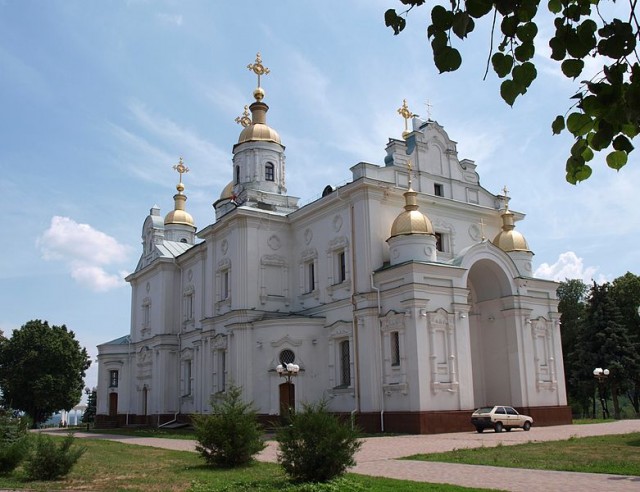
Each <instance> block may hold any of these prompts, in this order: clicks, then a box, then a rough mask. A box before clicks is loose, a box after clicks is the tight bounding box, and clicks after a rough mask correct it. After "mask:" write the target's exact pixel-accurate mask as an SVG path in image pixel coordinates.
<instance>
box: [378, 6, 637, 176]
mask: <svg viewBox="0 0 640 492" xmlns="http://www.w3.org/2000/svg"><path fill="white" fill-rule="evenodd" d="M400 2H401V3H402V4H403V5H405V7H403V10H402V11H401V12H400V13H398V12H396V10H395V9H388V10H387V11H386V12H385V15H384V19H385V24H386V25H387V26H389V27H391V28H392V29H393V31H394V33H395V34H398V33H400V31H402V30H403V29H404V28H405V26H406V23H407V21H406V18H407V15H408V13H409V12H410V11H411V10H412V9H413V8H415V7H421V6H422V5H424V4H425V3H426V0H400ZM442 3H443V5H440V4H439V3H436V5H433V6H432V7H431V16H430V18H431V23H430V25H429V27H428V28H427V37H428V39H429V42H430V43H431V49H432V51H433V61H434V63H435V65H436V67H437V68H438V70H439V71H440V73H442V72H452V71H455V70H457V69H458V68H459V67H460V66H461V64H462V55H461V54H460V51H458V49H457V48H456V45H458V44H459V43H460V42H461V41H462V40H464V39H465V38H466V37H467V36H468V35H469V34H471V32H472V31H473V30H474V28H475V24H476V22H479V21H480V20H481V19H484V20H485V21H488V22H490V23H491V24H492V27H491V38H490V39H487V40H486V42H487V46H488V53H487V72H488V71H489V67H490V66H491V68H493V71H494V72H495V73H496V75H497V76H498V77H499V78H501V79H505V80H504V81H503V82H502V84H501V85H500V96H501V97H502V99H504V101H505V102H506V103H507V104H509V105H510V106H513V104H514V102H515V100H516V98H518V97H519V96H521V95H523V94H525V93H526V92H527V90H528V89H529V87H530V86H531V84H532V83H533V81H534V80H535V79H536V77H537V75H538V72H537V69H536V65H535V62H534V55H535V44H536V43H535V41H536V37H537V35H538V32H539V31H550V32H553V35H552V37H551V39H550V40H549V47H550V48H551V59H552V60H554V61H556V62H558V63H560V68H561V70H562V73H563V74H564V75H565V76H566V77H567V78H569V79H572V80H574V81H576V85H577V88H576V92H575V95H574V96H573V97H572V101H571V104H570V105H569V106H570V107H569V108H568V110H567V114H565V115H564V116H563V115H559V116H557V117H556V119H555V120H554V121H553V123H552V124H551V130H552V131H553V133H554V134H557V133H561V132H562V131H564V130H565V129H566V130H568V131H569V133H571V134H572V135H573V137H574V138H575V143H574V145H573V146H572V147H571V150H570V152H569V157H568V159H567V163H566V179H567V181H568V182H569V183H572V184H576V183H577V182H578V181H582V180H585V179H587V178H589V176H591V167H590V166H589V165H588V164H587V162H589V161H591V160H592V159H593V158H594V155H595V153H596V152H599V151H602V150H608V154H607V157H606V162H607V165H608V166H609V167H611V168H612V169H615V170H619V169H620V168H622V167H623V166H624V165H626V163H627V160H628V156H629V153H630V152H631V151H632V150H633V145H632V144H631V140H633V138H634V137H635V136H636V135H638V133H640V63H639V61H638V51H637V50H636V44H637V42H638V39H640V23H639V21H638V18H637V17H636V14H635V10H636V5H637V1H636V0H630V1H629V2H628V3H627V4H622V5H621V4H620V2H618V3H617V4H616V6H617V9H616V10H615V12H616V15H617V14H622V15H619V17H615V16H612V15H610V13H611V11H613V9H611V8H608V7H611V4H613V3H614V1H609V0H548V2H545V3H546V5H547V8H548V10H549V11H550V12H551V13H552V14H553V16H555V17H553V16H552V19H553V24H552V25H541V26H538V24H537V21H539V20H541V19H544V20H545V21H546V19H547V18H546V17H544V16H543V14H542V13H540V12H539V8H540V0H464V1H462V0H451V1H449V2H442ZM592 60H595V61H596V63H601V64H602V69H601V70H600V71H599V72H598V73H597V74H596V75H595V76H593V77H592V78H590V79H588V80H584V79H585V76H584V75H582V71H583V69H584V67H585V61H592ZM485 76H486V73H485ZM579 77H580V78H579Z"/></svg>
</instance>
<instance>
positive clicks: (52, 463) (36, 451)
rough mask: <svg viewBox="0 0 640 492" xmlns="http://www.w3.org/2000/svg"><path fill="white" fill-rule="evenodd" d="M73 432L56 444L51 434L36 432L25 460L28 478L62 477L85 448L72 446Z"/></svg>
mask: <svg viewBox="0 0 640 492" xmlns="http://www.w3.org/2000/svg"><path fill="white" fill-rule="evenodd" d="M73 441H74V437H73V434H68V435H67V437H65V438H64V440H63V441H62V442H61V443H60V445H57V444H56V442H55V441H54V439H53V438H52V437H51V436H47V435H46V434H38V437H37V438H36V440H35V446H34V447H33V449H32V450H31V452H30V453H29V456H28V457H27V461H26V462H25V466H24V469H25V472H26V474H27V477H28V478H29V479H30V480H55V479H57V478H61V477H64V476H65V475H67V474H68V473H69V472H70V471H71V468H72V467H73V465H75V463H76V462H77V461H78V459H80V456H82V455H83V454H84V452H85V451H86V450H87V448H85V447H77V446H73Z"/></svg>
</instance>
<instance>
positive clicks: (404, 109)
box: [398, 99, 418, 138]
mask: <svg viewBox="0 0 640 492" xmlns="http://www.w3.org/2000/svg"><path fill="white" fill-rule="evenodd" d="M398 114H399V115H400V116H402V117H403V118H404V131H403V132H402V138H407V135H409V120H410V119H411V118H413V117H414V116H418V115H417V114H413V113H412V112H411V111H410V110H409V106H407V100H406V99H403V100H402V106H401V107H399V108H398Z"/></svg>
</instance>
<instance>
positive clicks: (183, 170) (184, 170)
mask: <svg viewBox="0 0 640 492" xmlns="http://www.w3.org/2000/svg"><path fill="white" fill-rule="evenodd" d="M173 169H175V170H176V171H178V174H180V183H182V175H183V174H185V173H188V172H189V168H188V167H187V166H185V165H184V162H182V157H180V162H178V163H177V164H176V165H175V166H173Z"/></svg>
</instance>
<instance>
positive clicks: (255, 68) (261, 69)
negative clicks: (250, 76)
mask: <svg viewBox="0 0 640 492" xmlns="http://www.w3.org/2000/svg"><path fill="white" fill-rule="evenodd" d="M247 68H248V69H249V70H251V71H252V72H253V73H255V74H256V75H257V76H258V87H260V77H261V76H262V75H268V74H269V73H270V72H271V71H270V70H269V69H268V68H267V67H265V66H264V65H263V64H262V58H261V57H260V52H259V51H258V53H257V54H256V62H255V63H249V65H247Z"/></svg>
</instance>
